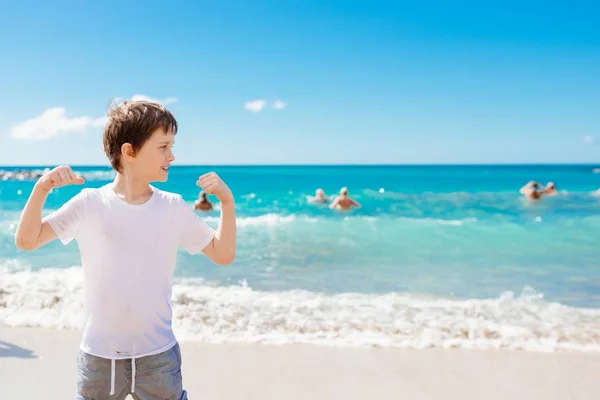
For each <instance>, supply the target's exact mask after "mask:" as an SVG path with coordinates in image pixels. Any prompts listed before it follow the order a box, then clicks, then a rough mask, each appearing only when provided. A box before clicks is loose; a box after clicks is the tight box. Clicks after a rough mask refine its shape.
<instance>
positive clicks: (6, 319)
mask: <svg viewBox="0 0 600 400" xmlns="http://www.w3.org/2000/svg"><path fill="white" fill-rule="evenodd" d="M7 267H8V266H7V265H4V266H3V267H2V269H0V274H1V275H0V278H1V279H0V288H1V289H0V324H3V325H6V326H35V327H47V328H67V329H77V328H80V327H81V323H82V318H83V304H82V281H81V268H79V267H72V268H67V269H45V270H42V271H40V272H31V271H26V270H21V271H16V272H15V268H11V270H12V272H9V271H8V268H7ZM13 267H14V266H13ZM542 298H543V296H542V295H541V294H539V293H536V292H535V291H534V290H533V289H531V288H526V289H525V290H524V291H523V293H521V294H520V295H518V296H516V295H515V294H514V293H512V292H506V293H503V294H501V295H500V296H499V297H498V298H496V299H489V300H480V299H470V300H456V299H447V298H439V297H426V296H416V295H412V294H404V293H390V294H383V295H372V294H359V293H344V294H337V295H326V294H321V293H314V292H309V291H303V290H293V291H285V292H264V291H257V290H253V289H252V288H250V287H249V286H248V285H247V284H246V283H245V282H241V283H240V284H239V285H234V286H227V287H221V286H215V285H210V284H209V283H207V282H204V281H203V280H202V279H199V278H196V279H180V280H176V283H175V286H174V289H173V324H174V329H175V330H176V333H177V335H178V337H179V338H180V339H183V340H185V339H187V340H201V341H206V342H261V343H279V344H282V343H312V344H323V345H333V346H353V347H354V346H378V347H407V348H419V349H421V348H428V347H439V348H448V347H459V348H480V349H498V348H508V349H524V350H532V351H555V350H564V349H569V350H581V351H590V352H600V310H598V309H582V308H572V307H566V306H563V305H561V304H557V303H548V302H544V301H543V300H542Z"/></svg>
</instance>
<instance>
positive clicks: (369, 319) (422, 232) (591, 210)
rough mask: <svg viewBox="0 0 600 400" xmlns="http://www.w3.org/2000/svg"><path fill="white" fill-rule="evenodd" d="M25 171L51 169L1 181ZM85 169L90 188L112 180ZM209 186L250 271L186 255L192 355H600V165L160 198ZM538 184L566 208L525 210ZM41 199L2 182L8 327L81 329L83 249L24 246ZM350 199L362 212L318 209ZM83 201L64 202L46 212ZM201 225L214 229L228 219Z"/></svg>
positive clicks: (178, 316) (245, 181)
mask: <svg viewBox="0 0 600 400" xmlns="http://www.w3.org/2000/svg"><path fill="white" fill-rule="evenodd" d="M24 168H28V169H42V168H44V167H43V166H42V167H40V166H37V167H0V170H4V171H13V172H14V171H16V170H18V169H24ZM74 169H75V171H77V172H79V173H81V174H82V175H83V176H84V177H85V178H86V180H87V181H86V184H85V185H84V186H85V187H98V186H101V185H104V184H106V183H108V182H109V181H110V180H111V179H112V178H113V172H112V171H111V170H110V169H109V168H105V167H97V166H87V167H74ZM211 170H213V171H216V172H217V173H218V174H219V175H220V176H221V177H222V178H223V180H225V181H226V182H227V183H228V184H229V186H230V187H231V189H232V190H233V192H234V195H235V197H236V212H237V218H238V220H237V223H238V245H239V246H238V256H237V259H236V261H235V262H234V264H232V265H230V266H227V267H219V266H216V265H213V264H211V263H210V262H209V261H208V260H207V259H206V258H204V257H203V256H190V255H187V254H185V253H184V252H183V251H182V252H181V253H180V255H179V259H178V265H177V270H176V276H175V278H176V279H175V288H174V295H173V307H174V315H173V324H174V328H175V329H176V333H177V334H178V335H179V336H180V338H182V339H183V338H188V339H190V340H205V341H218V342H222V341H246V342H248V341H251V342H268V343H321V344H328V345H343V346H365V345H366V346H396V347H415V348H424V347H470V348H519V349H527V350H544V351H548V350H559V349H579V350H584V351H600V240H599V239H600V197H598V196H595V195H594V192H595V191H596V190H598V189H600V169H599V166H597V165H535V166H264V167H261V166H251V167H248V166H240V167H237V166H236V167H233V166H230V167H205V166H180V167H172V168H171V170H170V176H169V180H168V182H166V183H159V184H156V185H155V186H157V187H159V188H161V189H164V190H168V191H173V192H177V193H180V194H182V195H183V196H184V198H185V199H186V200H187V201H188V202H189V203H190V205H191V204H192V203H193V201H194V200H195V199H196V198H197V196H198V188H197V187H196V186H195V181H196V179H197V177H198V176H199V175H201V174H203V173H205V172H208V171H211ZM529 180H536V181H538V182H540V183H542V184H545V183H546V182H548V181H553V182H555V183H556V185H557V188H558V190H559V192H560V193H559V194H558V195H557V196H553V197H547V198H543V199H542V200H541V201H538V202H531V201H527V200H525V199H524V198H523V197H522V196H521V195H519V193H518V191H519V188H520V187H521V186H522V185H524V184H525V183H527V182H528V181H529ZM33 183H34V182H33V181H31V180H6V181H0V324H3V325H8V326H45V327H51V328H68V329H76V328H78V327H79V323H80V315H81V309H82V296H81V291H82V287H81V267H80V261H79V255H78V249H77V244H76V243H75V242H72V243H70V244H69V245H68V246H66V247H65V246H63V245H62V244H61V243H60V242H58V241H56V242H54V243H51V244H49V245H47V246H46V247H44V248H42V249H39V250H37V251H35V252H23V251H20V250H18V249H16V247H15V246H14V233H15V229H16V224H17V221H18V218H19V213H20V210H21V209H22V208H23V206H24V204H25V201H26V199H27V196H28V194H29V193H30V191H31V189H32V186H33ZM342 186H347V187H348V188H349V190H350V196H351V197H353V198H355V199H356V200H357V201H358V202H360V203H361V204H362V208H360V209H358V210H353V211H350V212H339V211H333V210H330V209H328V208H327V207H326V206H322V205H315V204H311V203H310V202H309V199H310V196H312V195H313V194H314V192H315V190H316V189H317V188H323V189H324V190H325V193H326V194H327V195H335V194H336V193H337V192H338V191H339V189H340V188H341V187H342ZM80 189H81V186H73V187H65V188H61V189H59V190H55V191H54V192H53V193H51V195H50V197H49V199H48V202H47V204H46V206H47V207H46V209H45V212H46V213H47V212H50V211H51V210H54V209H56V208H58V207H59V206H60V205H61V204H62V203H64V202H65V201H66V200H68V199H69V198H70V197H71V196H73V195H74V194H76V193H77V192H78V191H79V190H80ZM211 200H213V201H214V200H215V199H211ZM201 215H202V216H203V218H205V219H206V221H207V223H208V224H210V225H212V226H215V227H216V224H217V222H218V215H219V211H218V209H217V210H215V211H212V212H208V213H202V214H201Z"/></svg>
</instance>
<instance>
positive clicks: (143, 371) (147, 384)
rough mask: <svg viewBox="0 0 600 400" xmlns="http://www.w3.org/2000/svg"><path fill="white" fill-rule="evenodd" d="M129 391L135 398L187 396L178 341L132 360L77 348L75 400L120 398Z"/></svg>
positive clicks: (165, 399)
mask: <svg viewBox="0 0 600 400" xmlns="http://www.w3.org/2000/svg"><path fill="white" fill-rule="evenodd" d="M111 393H112V394H111ZM128 394H131V396H133V398H134V399H135V400H158V399H160V400H187V398H188V397H187V393H186V391H185V390H183V384H182V379H181V350H180V349H179V344H178V343H176V344H175V345H174V346H173V347H171V348H170V349H169V350H167V351H165V352H163V353H159V354H155V355H151V356H146V357H140V358H135V359H133V360H132V359H126V360H110V359H106V358H100V357H96V356H92V355H90V354H87V353H84V352H83V351H81V350H80V351H79V355H78V357H77V397H75V399H76V400H104V399H106V400H123V399H125V397H127V395H128Z"/></svg>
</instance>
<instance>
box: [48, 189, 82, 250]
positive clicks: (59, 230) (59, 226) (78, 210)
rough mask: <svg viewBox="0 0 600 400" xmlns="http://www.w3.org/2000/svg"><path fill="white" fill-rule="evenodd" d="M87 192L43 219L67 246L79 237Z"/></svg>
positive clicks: (78, 195) (76, 196) (77, 195)
mask: <svg viewBox="0 0 600 400" xmlns="http://www.w3.org/2000/svg"><path fill="white" fill-rule="evenodd" d="M85 202H86V191H85V190H82V191H81V192H79V193H78V194H76V195H75V196H73V197H72V198H71V199H70V200H69V201H67V202H66V203H65V204H63V205H62V207H60V208H59V209H58V210H56V211H54V212H53V213H51V214H49V215H47V216H46V217H44V218H43V219H42V221H44V222H48V224H50V227H52V230H53V231H54V233H56V236H58V238H59V239H60V241H61V242H62V243H63V244H64V245H67V244H69V242H70V241H71V240H73V239H75V238H76V237H77V233H78V232H79V228H81V224H82V223H83V218H84V215H85Z"/></svg>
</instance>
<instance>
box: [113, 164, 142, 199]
mask: <svg viewBox="0 0 600 400" xmlns="http://www.w3.org/2000/svg"><path fill="white" fill-rule="evenodd" d="M112 188H113V190H114V191H115V193H116V194H117V196H118V197H120V198H121V199H122V200H124V201H125V202H127V203H130V204H142V203H145V202H146V201H147V200H148V199H149V198H150V197H151V196H152V189H150V184H149V182H147V181H145V180H140V179H136V178H134V177H132V176H131V175H127V174H122V173H120V172H117V176H116V178H115V180H114V181H113V183H112Z"/></svg>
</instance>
